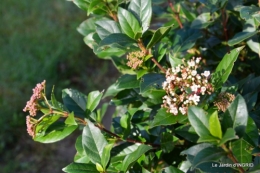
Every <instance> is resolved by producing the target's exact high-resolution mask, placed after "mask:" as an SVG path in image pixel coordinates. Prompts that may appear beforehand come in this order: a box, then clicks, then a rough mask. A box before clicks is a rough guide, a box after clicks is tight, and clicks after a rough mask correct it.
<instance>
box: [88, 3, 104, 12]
mask: <svg viewBox="0 0 260 173" xmlns="http://www.w3.org/2000/svg"><path fill="white" fill-rule="evenodd" d="M100 10H101V11H104V12H105V11H106V6H105V3H100V0H91V1H90V4H89V6H88V11H87V12H88V13H87V15H90V14H93V13H94V14H95V11H100ZM104 12H103V13H104ZM98 13H99V12H98Z"/></svg>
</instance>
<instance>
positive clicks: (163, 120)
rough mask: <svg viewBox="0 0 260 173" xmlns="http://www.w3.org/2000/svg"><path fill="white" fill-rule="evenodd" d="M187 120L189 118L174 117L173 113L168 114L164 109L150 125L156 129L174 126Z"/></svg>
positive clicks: (160, 110) (182, 116)
mask: <svg viewBox="0 0 260 173" xmlns="http://www.w3.org/2000/svg"><path fill="white" fill-rule="evenodd" d="M186 119H187V116H184V115H180V114H179V115H176V116H175V115H173V114H171V113H167V112H166V109H164V108H162V109H159V111H158V112H157V114H156V115H155V117H154V120H153V122H152V123H151V125H150V128H152V127H156V126H166V125H172V124H176V123H179V122H182V121H184V120H186Z"/></svg>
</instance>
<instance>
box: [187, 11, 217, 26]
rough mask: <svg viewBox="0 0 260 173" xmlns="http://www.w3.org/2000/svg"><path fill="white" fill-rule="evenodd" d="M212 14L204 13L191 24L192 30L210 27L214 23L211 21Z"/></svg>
mask: <svg viewBox="0 0 260 173" xmlns="http://www.w3.org/2000/svg"><path fill="white" fill-rule="evenodd" d="M210 19H211V15H210V13H202V14H200V15H199V16H198V17H197V18H196V19H195V20H193V21H192V23H191V28H194V29H202V28H206V27H208V26H209V25H210V24H211V23H212V21H210Z"/></svg>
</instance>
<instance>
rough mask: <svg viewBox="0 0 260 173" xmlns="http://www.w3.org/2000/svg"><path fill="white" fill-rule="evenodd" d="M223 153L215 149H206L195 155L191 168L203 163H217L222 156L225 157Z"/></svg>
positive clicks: (221, 150) (219, 149)
mask: <svg viewBox="0 0 260 173" xmlns="http://www.w3.org/2000/svg"><path fill="white" fill-rule="evenodd" d="M225 154H226V153H225V151H224V150H223V149H221V148H217V147H208V148H205V149H203V150H201V151H200V152H198V153H197V155H196V156H195V158H194V159H193V162H192V166H194V167H197V166H198V165H200V164H201V163H204V162H210V161H211V162H212V161H218V160H219V159H220V158H221V157H222V156H225Z"/></svg>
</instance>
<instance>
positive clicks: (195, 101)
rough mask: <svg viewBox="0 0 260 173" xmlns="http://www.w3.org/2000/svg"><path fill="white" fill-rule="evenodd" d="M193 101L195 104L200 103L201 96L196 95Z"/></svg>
mask: <svg viewBox="0 0 260 173" xmlns="http://www.w3.org/2000/svg"><path fill="white" fill-rule="evenodd" d="M192 100H193V102H194V103H195V104H197V102H199V101H200V96H197V95H196V94H194V95H193V97H192Z"/></svg>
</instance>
